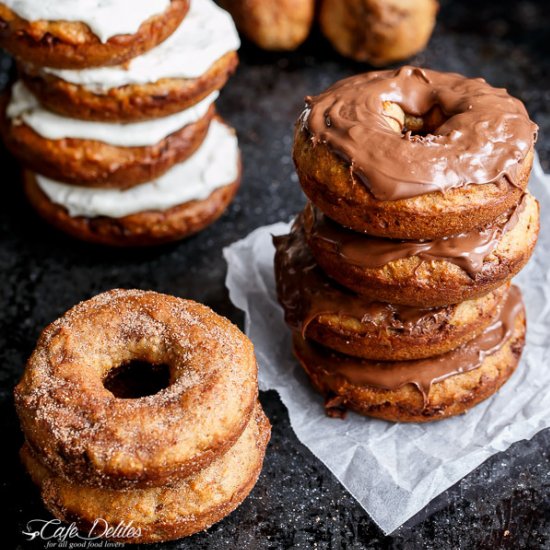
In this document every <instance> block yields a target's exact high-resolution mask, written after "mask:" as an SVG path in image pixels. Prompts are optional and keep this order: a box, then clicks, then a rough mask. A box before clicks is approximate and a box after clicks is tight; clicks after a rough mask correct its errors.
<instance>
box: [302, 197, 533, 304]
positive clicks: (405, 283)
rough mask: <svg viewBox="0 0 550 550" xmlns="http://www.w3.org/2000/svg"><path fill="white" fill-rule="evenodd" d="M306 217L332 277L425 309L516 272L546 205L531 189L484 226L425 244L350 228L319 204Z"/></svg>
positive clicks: (311, 241) (477, 292) (469, 296)
mask: <svg viewBox="0 0 550 550" xmlns="http://www.w3.org/2000/svg"><path fill="white" fill-rule="evenodd" d="M301 220H302V221H301V223H303V227H304V232H305V238H306V241H307V244H308V246H309V247H310V249H311V251H312V253H313V256H314V257H315V260H316V261H317V263H318V264H319V266H320V267H321V268H322V269H323V271H325V273H326V274H327V275H329V276H330V277H331V278H332V279H334V280H335V281H337V282H338V283H340V284H342V285H343V286H345V287H347V288H349V289H351V290H354V291H355V292H357V293H359V294H362V295H364V296H366V297H368V298H370V299H372V300H377V301H382V302H389V303H392V304H402V305H408V306H417V307H424V308H425V307H437V306H446V305H448V304H456V303H459V302H463V301H465V300H473V299H475V298H478V297H480V296H483V295H484V294H487V293H488V292H491V291H493V290H495V289H496V288H498V287H499V286H501V285H503V284H504V283H506V282H507V281H509V280H510V279H511V278H512V277H514V276H515V275H516V274H517V273H518V272H519V271H520V270H521V269H522V268H523V267H524V266H525V264H526V263H527V261H528V260H529V258H530V256H531V254H532V253H533V249H534V247H535V244H536V242H537V237H538V232H539V204H538V202H537V200H536V199H535V198H534V197H533V196H532V195H530V194H529V193H526V194H525V195H524V197H523V199H522V200H521V202H520V203H519V204H518V205H517V206H516V207H514V208H512V209H511V210H509V211H508V212H507V213H505V214H503V215H502V216H501V217H499V218H498V219H497V220H496V221H495V222H493V223H492V224H490V225H488V226H486V227H484V228H483V229H479V230H475V231H469V232H464V233H460V234H458V235H455V236H453V237H444V238H442V239H435V240H421V241H397V240H390V239H383V238H380V237H371V236H369V235H364V234H361V233H356V232H353V231H350V230H347V229H345V228H343V227H341V226H339V225H338V224H336V223H334V222H333V221H332V220H330V219H329V218H328V217H327V216H325V215H324V214H323V213H322V212H321V211H320V210H319V209H318V208H316V207H314V206H312V205H311V204H309V205H308V206H307V207H306V209H305V210H304V212H303V214H302V216H301Z"/></svg>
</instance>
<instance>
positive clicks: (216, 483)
mask: <svg viewBox="0 0 550 550" xmlns="http://www.w3.org/2000/svg"><path fill="white" fill-rule="evenodd" d="M269 434H270V425H269V421H268V420H267V418H266V417H265V415H264V413H263V411H262V409H261V407H260V406H259V405H258V406H257V407H256V409H255V411H254V413H253V415H252V417H251V419H250V422H249V423H248V426H247V428H246V429H245V431H244V432H243V434H242V435H241V437H240V438H239V439H238V441H237V442H236V443H235V445H234V446H233V447H231V449H229V450H228V451H227V453H226V454H224V455H223V456H220V457H219V458H217V459H216V460H215V461H214V462H212V463H211V464H210V465H209V466H207V467H206V468H205V469H204V470H203V471H201V472H199V473H197V474H195V475H194V476H192V477H190V478H187V479H184V480H183V481H180V482H179V483H176V484H171V485H170V486H168V487H159V488H150V489H132V490H127V491H115V490H112V489H105V488H96V487H86V486H83V485H77V484H75V483H71V482H69V481H66V480H64V479H63V478H61V477H59V476H56V475H55V474H53V473H52V472H50V471H49V470H48V469H47V468H45V467H44V466H43V465H42V464H41V463H40V461H39V460H38V459H37V458H36V456H35V455H34V454H33V453H32V451H31V450H30V448H29V447H28V446H23V449H22V450H21V458H22V460H23V463H24V465H25V467H26V469H27V471H28V472H29V473H30V475H31V477H32V479H33V481H34V482H35V483H36V484H37V485H38V486H39V487H40V489H41V493H42V498H43V500H44V503H45V505H46V508H47V509H48V510H49V511H50V512H51V513H52V514H53V515H54V516H55V517H56V518H58V519H61V520H62V521H65V522H67V523H71V522H73V521H74V522H75V523H76V525H77V526H78V527H79V528H80V529H81V530H82V531H84V532H86V533H90V531H92V533H93V534H94V536H101V535H102V534H104V532H105V527H106V525H109V526H116V525H119V524H120V523H121V522H122V524H123V525H125V526H128V530H127V532H126V533H125V536H124V535H122V537H121V538H117V542H129V543H152V542H162V541H168V540H174V539H179V538H182V537H187V536H189V535H192V534H194V533H197V532H198V531H202V530H203V529H206V528H208V527H210V526H211V525H212V524H214V523H216V522H218V521H220V520H221V519H223V518H224V517H225V516H227V515H229V514H230V513H231V512H232V511H233V510H234V509H235V508H237V506H239V505H240V504H241V503H242V501H243V500H244V499H245V498H246V497H247V496H248V494H249V493H250V491H251V490H252V488H253V487H254V485H255V484H256V481H257V479H258V476H259V474H260V470H261V468H262V463H263V459H264V454H265V449H266V446H267V443H268V441H269ZM98 518H101V519H100V520H99V521H98ZM94 524H95V525H94ZM94 527H95V528H94Z"/></svg>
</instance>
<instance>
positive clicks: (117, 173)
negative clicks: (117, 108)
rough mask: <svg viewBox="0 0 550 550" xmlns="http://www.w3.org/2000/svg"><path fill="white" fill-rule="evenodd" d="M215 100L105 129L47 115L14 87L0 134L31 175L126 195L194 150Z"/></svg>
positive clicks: (102, 124)
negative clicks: (161, 115) (153, 118)
mask: <svg viewBox="0 0 550 550" xmlns="http://www.w3.org/2000/svg"><path fill="white" fill-rule="evenodd" d="M217 97H218V92H217V91H216V92H213V93H211V94H210V95H209V96H208V97H207V98H205V99H204V100H202V101H201V102H199V103H197V104H196V105H193V106H192V107H190V108H189V109H186V110H184V111H181V112H179V113H175V114H173V115H169V116H167V117H163V118H159V119H155V120H148V121H142V122H135V123H115V124H109V123H106V122H93V121H82V120H77V119H73V118H68V117H64V116H60V115H57V114H55V113H52V112H50V111H48V110H47V109H45V108H44V107H43V106H41V105H40V104H39V103H38V101H37V99H36V98H35V97H34V96H33V95H32V93H30V92H29V91H28V89H26V88H25V86H24V84H22V83H20V82H19V83H17V84H16V85H15V86H14V89H13V93H12V98H11V100H10V101H9V103H8V105H7V108H6V109H5V112H4V116H3V118H2V120H1V123H0V129H1V131H2V135H3V138H4V141H5V143H6V146H7V148H8V149H9V150H10V151H11V152H12V154H13V155H14V156H16V157H17V158H18V159H19V160H20V161H21V162H22V163H23V164H24V165H25V167H26V168H28V169H29V170H32V171H33V172H36V173H38V174H42V175H44V176H46V177H48V178H50V179H53V180H56V181H61V182H64V183H68V184H72V185H81V186H88V187H104V188H113V187H114V188H117V189H127V188H129V187H133V186H135V185H139V184H141V183H145V182H148V181H151V180H153V179H155V178H158V177H160V176H162V175H163V174H164V173H166V172H167V171H168V170H169V169H170V168H172V167H173V166H174V165H175V164H177V163H178V162H182V161H184V160H186V159H187V158H189V157H190V156H191V155H192V154H193V153H194V152H195V151H196V150H197V149H198V147H199V146H200V145H201V143H202V142H203V140H204V138H205V136H206V133H207V132H208V127H209V125H210V121H211V120H212V117H213V116H214V114H215V107H214V101H215V99H216V98H217Z"/></svg>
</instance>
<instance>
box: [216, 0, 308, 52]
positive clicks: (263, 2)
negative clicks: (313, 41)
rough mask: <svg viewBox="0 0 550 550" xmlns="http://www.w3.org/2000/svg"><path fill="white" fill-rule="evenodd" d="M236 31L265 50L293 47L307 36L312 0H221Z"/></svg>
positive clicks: (280, 49) (289, 48)
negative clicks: (231, 18) (237, 29)
mask: <svg viewBox="0 0 550 550" xmlns="http://www.w3.org/2000/svg"><path fill="white" fill-rule="evenodd" d="M220 4H221V6H222V7H224V8H225V9H226V10H228V11H229V12H230V13H231V15H232V16H233V19H234V20H235V23H236V24H237V27H238V28H239V31H241V32H242V33H243V34H244V35H245V36H246V37H247V38H248V39H249V40H251V41H252V42H254V43H255V44H256V45H257V46H259V47H260V48H263V49H264V50H274V51H283V50H295V49H296V48H297V47H298V46H299V45H300V44H302V42H304V40H305V39H306V38H307V37H308V35H309V32H310V30H311V27H312V25H313V17H314V15H315V0H277V1H276V2H273V1H272V0H222V1H221V2H220Z"/></svg>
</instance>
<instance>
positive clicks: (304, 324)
mask: <svg viewBox="0 0 550 550" xmlns="http://www.w3.org/2000/svg"><path fill="white" fill-rule="evenodd" d="M273 242H274V244H275V248H276V251H277V252H276V256H275V276H276V281H277V292H278V297H279V301H280V303H281V304H282V306H283V309H284V311H285V320H286V322H287V323H288V325H290V327H291V328H292V329H293V330H296V331H299V332H301V333H302V335H305V333H306V331H307V328H308V326H309V324H310V323H311V322H312V321H313V320H315V319H317V318H318V317H319V316H320V315H338V316H345V317H353V318H355V319H358V320H359V321H361V323H364V324H371V325H373V326H376V327H378V329H379V331H380V332H383V331H387V330H388V329H391V330H395V331H401V332H418V333H421V332H422V330H424V329H427V328H428V326H431V325H433V324H435V323H437V322H439V321H441V320H443V319H445V318H447V317H448V316H449V315H450V310H451V309H452V306H450V307H441V308H431V309H429V308H417V307H410V306H400V305H392V304H385V303H381V302H373V301H371V300H369V299H368V298H366V297H364V296H361V295H359V294H355V293H354V292H352V291H350V290H348V289H346V288H344V287H341V286H340V285H338V283H336V282H334V281H332V280H331V279H329V278H328V277H327V276H326V275H325V274H324V273H323V272H322V270H321V269H320V268H319V267H318V266H317V264H316V262H315V260H314V258H313V256H312V254H311V252H310V250H309V248H308V247H307V244H306V242H305V237H304V234H303V228H302V226H301V223H300V221H299V220H298V221H297V222H296V223H295V224H294V227H293V229H292V232H291V233H290V234H289V235H284V236H281V237H274V238H273Z"/></svg>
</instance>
